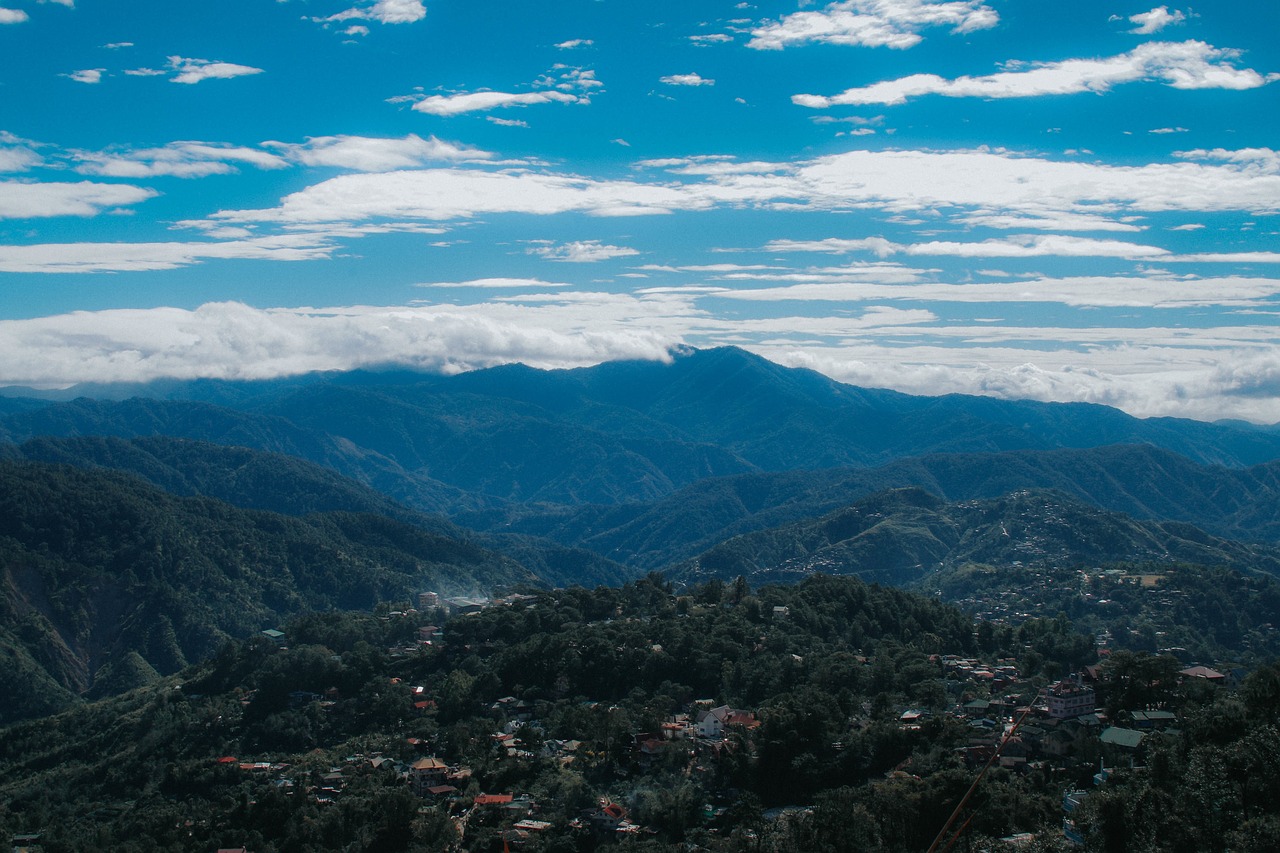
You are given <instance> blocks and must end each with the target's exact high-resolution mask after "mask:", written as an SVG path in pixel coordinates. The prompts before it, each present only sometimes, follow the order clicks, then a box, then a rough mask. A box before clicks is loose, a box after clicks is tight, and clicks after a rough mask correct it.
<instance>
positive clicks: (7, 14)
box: [0, 8, 29, 24]
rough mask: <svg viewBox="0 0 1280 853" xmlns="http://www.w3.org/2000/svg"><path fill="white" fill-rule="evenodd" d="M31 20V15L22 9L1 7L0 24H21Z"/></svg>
mask: <svg viewBox="0 0 1280 853" xmlns="http://www.w3.org/2000/svg"><path fill="white" fill-rule="evenodd" d="M27 20H29V16H28V15H27V13H26V12H24V11H22V10H21V9H4V8H0V24H21V23H23V22H25V21H27Z"/></svg>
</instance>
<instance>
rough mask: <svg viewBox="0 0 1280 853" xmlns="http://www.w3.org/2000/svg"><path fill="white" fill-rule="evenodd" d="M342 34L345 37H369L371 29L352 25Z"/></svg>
mask: <svg viewBox="0 0 1280 853" xmlns="http://www.w3.org/2000/svg"><path fill="white" fill-rule="evenodd" d="M342 34H343V35H344V36H367V35H369V28H368V27H366V26H365V25H364V24H352V25H351V26H349V27H347V28H346V29H345V30H343V31H342Z"/></svg>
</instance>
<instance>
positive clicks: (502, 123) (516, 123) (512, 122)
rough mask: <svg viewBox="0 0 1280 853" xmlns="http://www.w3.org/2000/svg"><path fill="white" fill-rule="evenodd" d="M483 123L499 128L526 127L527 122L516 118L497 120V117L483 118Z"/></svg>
mask: <svg viewBox="0 0 1280 853" xmlns="http://www.w3.org/2000/svg"><path fill="white" fill-rule="evenodd" d="M484 118H485V121H488V122H491V123H493V124H496V125H498V126H499V127H528V126H529V122H527V121H523V120H522V119H518V118H499V117H498V116H485V117H484Z"/></svg>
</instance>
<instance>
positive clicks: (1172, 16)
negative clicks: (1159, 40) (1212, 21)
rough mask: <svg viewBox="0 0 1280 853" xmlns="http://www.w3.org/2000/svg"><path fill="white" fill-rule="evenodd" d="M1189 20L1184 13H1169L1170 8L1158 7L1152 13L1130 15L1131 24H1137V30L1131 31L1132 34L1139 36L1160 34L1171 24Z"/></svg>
mask: <svg viewBox="0 0 1280 853" xmlns="http://www.w3.org/2000/svg"><path fill="white" fill-rule="evenodd" d="M1186 19H1187V16H1186V14H1185V13H1184V12H1180V11H1178V10H1176V9H1175V10H1174V11H1172V12H1170V11H1169V7H1168V6H1157V7H1156V8H1154V9H1152V10H1151V11H1150V12H1139V13H1138V14H1136V15H1130V16H1129V21H1130V23H1134V24H1137V25H1138V26H1136V27H1135V28H1133V29H1132V30H1129V32H1131V33H1136V34H1138V35H1143V36H1146V35H1151V34H1152V33H1158V32H1160V31H1161V30H1163V29H1164V28H1165V27H1167V26H1169V25H1171V24H1181V23H1182V22H1183V21H1185V20H1186Z"/></svg>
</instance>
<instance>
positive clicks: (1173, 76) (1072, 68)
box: [791, 41, 1280, 109]
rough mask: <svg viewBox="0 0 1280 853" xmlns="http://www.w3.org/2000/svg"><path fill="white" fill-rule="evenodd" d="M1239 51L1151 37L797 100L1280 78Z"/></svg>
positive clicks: (842, 101) (1052, 91)
mask: <svg viewBox="0 0 1280 853" xmlns="http://www.w3.org/2000/svg"><path fill="white" fill-rule="evenodd" d="M1237 56H1238V54H1237V53H1236V52H1235V51H1232V50H1224V49H1220V48H1216V47H1213V46H1211V45H1208V44H1206V43H1204V42H1201V41H1184V42H1148V43H1147V44H1144V45H1140V46H1138V47H1137V48H1135V49H1134V50H1132V51H1130V52H1128V53H1124V54H1120V55H1119V56H1112V57H1106V58H1102V59H1067V60H1064V61H1062V62H1041V63H1029V64H1028V67H1026V68H1025V70H1024V69H1022V68H1016V70H1010V71H1001V72H999V73H996V74H988V75H986V76H982V77H968V76H964V77H956V78H953V79H950V80H949V79H946V78H944V77H939V76H938V75H936V74H912V75H910V76H908V77H900V78H898V79H896V80H887V81H884V82H882V83H873V84H871V85H870V86H860V87H857V88H853V89H846V90H845V91H844V92H842V93H840V94H838V95H832V96H830V97H826V96H822V95H794V96H792V98H791V100H792V102H793V103H795V104H797V105H799V106H803V107H811V108H814V109H826V108H828V107H833V106H847V105H862V104H884V105H887V106H888V105H895V104H902V103H905V102H906V101H907V100H908V99H910V98H918V97H922V96H925V95H944V96H946V97H949V98H1027V97H1036V96H1042V95H1073V94H1079V93H1082V92H1094V93H1101V92H1106V91H1107V90H1109V89H1111V88H1112V87H1113V86H1117V85H1120V84H1123V83H1136V82H1141V81H1160V82H1163V83H1165V84H1166V85H1169V86H1172V87H1173V88H1175V89H1255V88H1257V87H1259V86H1265V85H1266V84H1268V83H1271V82H1274V81H1275V80H1280V74H1278V73H1266V74H1263V73H1259V72H1257V71H1254V70H1253V69H1251V68H1237V67H1236V66H1235V65H1233V64H1232V62H1233V61H1234V60H1235V59H1236V58H1237Z"/></svg>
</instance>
